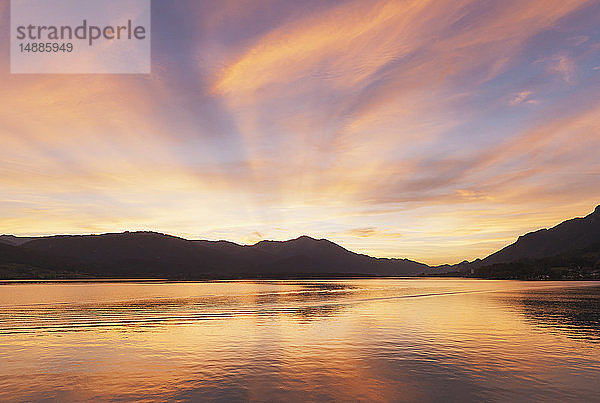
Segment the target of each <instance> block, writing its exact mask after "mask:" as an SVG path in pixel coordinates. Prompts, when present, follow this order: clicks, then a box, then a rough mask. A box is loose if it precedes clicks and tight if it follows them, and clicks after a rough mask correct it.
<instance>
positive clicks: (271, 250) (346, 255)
mask: <svg viewBox="0 0 600 403" xmlns="http://www.w3.org/2000/svg"><path fill="white" fill-rule="evenodd" d="M3 268H4V269H3ZM9 268H10V269H9ZM19 268H20V269H21V270H22V271H24V272H25V275H26V276H33V277H35V276H34V275H33V274H31V273H34V272H36V270H37V271H39V270H43V271H46V272H44V273H45V274H44V278H49V277H51V274H48V271H50V272H51V271H53V270H54V271H56V272H61V273H63V275H64V273H65V272H68V273H71V274H69V275H67V276H66V277H69V278H71V277H78V276H84V277H89V276H91V277H99V278H109V277H110V278H168V279H202V278H255V277H274V278H279V277H303V276H311V277H312V276H346V275H349V276H352V275H393V276H413V275H418V274H421V273H423V272H425V271H427V270H428V266H427V265H424V264H421V263H417V262H413V261H410V260H401V259H378V258H373V257H370V256H366V255H360V254H357V253H354V252H351V251H348V250H346V249H344V248H342V247H341V246H339V245H337V244H335V243H333V242H330V241H327V240H323V239H322V240H316V239H313V238H310V237H306V236H304V237H300V238H298V239H294V240H290V241H285V242H274V241H263V242H259V243H258V244H256V245H252V246H243V245H238V244H235V243H232V242H226V241H216V242H215V241H190V240H187V239H183V238H178V237H175V236H170V235H165V234H159V233H155V232H125V233H118V234H103V235H59V236H51V237H40V238H27V239H23V238H17V237H8V236H4V237H3V240H0V276H2V277H4V278H22V277H23V276H15V270H17V271H18V270H19ZM32 270H33V272H32ZM2 273H4V274H2Z"/></svg>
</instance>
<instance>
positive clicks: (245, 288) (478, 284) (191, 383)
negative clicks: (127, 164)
mask: <svg viewBox="0 0 600 403" xmlns="http://www.w3.org/2000/svg"><path fill="white" fill-rule="evenodd" d="M599 302H600V287H599V284H595V283H586V282H573V283H569V282H559V283H553V282H534V283H531V282H529V283H528V282H517V281H483V280H482V281H479V280H453V279H443V280H437V279H408V280H407V279H368V280H359V279H354V280H334V281H326V280H319V281H313V280H306V281H261V282H256V281H238V282H209V283H111V284H103V283H69V284H64V283H51V284H4V285H0V363H1V364H0V400H1V401H7V400H8V401H10V400H15V401H23V400H47V399H50V400H55V399H57V400H79V401H83V400H89V399H97V400H108V399H118V400H133V399H146V400H156V401H163V400H176V401H177V400H180V401H181V400H183V401H186V400H224V401H229V400H257V401H265V400H267V401H272V400H284V401H290V400H292V401H293V400H300V401H306V400H313V401H314V400H331V399H334V400H338V401H347V400H357V399H358V400H364V401H398V400H400V401H447V400H456V401H464V400H465V399H467V400H486V401H490V400H491V401H498V400H523V399H526V400H539V401H542V400H553V401H558V400H560V401H564V400H573V401H591V400H597V399H598V396H600V386H599V384H598V382H597V379H598V377H599V376H600V351H599V350H600V349H599V348H598V341H599V340H600V338H599V335H600V310H599V308H598V307H599V306H600V305H599Z"/></svg>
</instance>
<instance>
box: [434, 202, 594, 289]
mask: <svg viewBox="0 0 600 403" xmlns="http://www.w3.org/2000/svg"><path fill="white" fill-rule="evenodd" d="M432 272H433V273H435V274H432V273H428V275H446V276H459V277H465V276H466V277H477V278H494V279H521V280H539V279H553V280H567V279H568V280H581V279H600V206H598V207H596V209H595V210H594V212H593V213H591V214H589V215H588V216H586V217H583V218H574V219H571V220H567V221H564V222H562V223H560V224H558V225H557V226H555V227H552V228H550V229H541V230H538V231H535V232H531V233H529V234H526V235H523V236H520V237H519V238H518V240H517V241H516V242H515V243H513V244H511V245H508V246H507V247H505V248H503V249H501V250H499V251H497V252H495V253H492V254H491V255H489V256H488V257H486V258H485V259H477V260H475V261H473V262H462V263H459V264H456V265H443V266H438V267H434V268H432Z"/></svg>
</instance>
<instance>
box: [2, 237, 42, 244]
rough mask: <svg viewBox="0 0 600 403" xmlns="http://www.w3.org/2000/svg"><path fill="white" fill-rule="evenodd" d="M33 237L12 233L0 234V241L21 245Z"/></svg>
mask: <svg viewBox="0 0 600 403" xmlns="http://www.w3.org/2000/svg"><path fill="white" fill-rule="evenodd" d="M32 239H35V238H23V237H16V236H14V235H0V243H4V244H8V245H15V246H19V245H23V244H24V243H25V242H29V241H31V240H32Z"/></svg>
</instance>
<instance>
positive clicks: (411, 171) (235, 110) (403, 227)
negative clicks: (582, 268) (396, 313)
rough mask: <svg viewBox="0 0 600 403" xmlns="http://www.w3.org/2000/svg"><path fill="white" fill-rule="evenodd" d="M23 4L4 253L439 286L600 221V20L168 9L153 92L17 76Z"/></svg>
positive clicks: (1, 198) (157, 31) (424, 5)
mask: <svg viewBox="0 0 600 403" xmlns="http://www.w3.org/2000/svg"><path fill="white" fill-rule="evenodd" d="M9 3H10V2H9V1H7V0H0V21H1V23H0V51H1V52H2V54H3V55H4V57H3V58H2V59H0V60H1V66H0V95H1V97H0V233H7V234H15V235H51V234H63V233H68V234H81V233H102V232H119V231H125V230H153V231H159V232H165V233H169V234H173V235H178V236H183V237H186V238H191V239H227V240H231V241H235V242H239V243H254V242H257V241H260V240H262V239H276V240H283V239H289V238H295V237H297V236H299V235H303V234H306V235H310V236H313V237H317V238H328V239H330V240H332V241H334V242H337V243H339V244H341V245H342V246H344V247H346V248H348V249H351V250H353V251H357V252H361V253H367V254H371V255H374V256H380V257H402V258H404V257H406V258H410V259H414V260H418V261H421V262H424V263H428V264H439V263H455V262H458V261H461V260H463V259H474V258H476V257H484V256H486V255H487V254H489V253H491V252H493V251H495V250H497V249H499V248H501V247H503V246H505V245H507V244H508V243H511V242H513V241H514V240H516V237H517V236H518V235H521V234H523V233H526V232H528V231H531V230H535V229H538V228H543V227H549V226H553V225H555V224H557V223H558V222H560V221H563V220H564V219H567V218H571V217H574V216H584V215H587V214H588V213H590V212H591V211H593V209H594V207H595V206H596V205H597V204H600V1H598V0H592V1H585V0H539V1H533V0H532V1H530V0H502V1H495V0H489V1H486V0H477V1H465V0H448V1H444V0H431V1H427V0H412V1H375V0H372V1H366V0H361V1H324V0H303V1H284V0H281V1H275V0H248V1H222V0H221V1H217V0H214V1H213V0H207V1H197V0H177V1H169V0H155V1H153V3H152V71H153V72H152V74H151V75H17V74H13V75H11V74H10V73H9V64H10V63H9V60H8V55H9V25H10V18H9V16H10V12H9Z"/></svg>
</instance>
